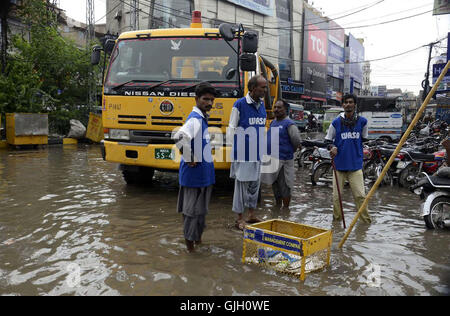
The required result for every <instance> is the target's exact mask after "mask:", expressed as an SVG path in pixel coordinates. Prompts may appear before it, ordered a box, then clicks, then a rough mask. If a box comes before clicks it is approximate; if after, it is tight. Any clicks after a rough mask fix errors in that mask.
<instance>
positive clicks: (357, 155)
mask: <svg viewBox="0 0 450 316" xmlns="http://www.w3.org/2000/svg"><path fill="white" fill-rule="evenodd" d="M356 104H357V99H356V96H355V95H353V94H346V95H345V96H344V98H343V103H342V106H343V108H344V113H342V114H341V115H339V116H338V117H337V118H335V119H334V120H333V122H332V123H331V125H330V128H329V129H328V133H327V136H326V137H325V141H326V142H329V143H330V145H329V149H330V155H331V158H332V159H334V164H335V166H336V168H335V170H334V172H335V175H334V177H333V219H334V220H342V219H343V218H342V213H343V210H342V207H341V205H340V203H339V199H340V197H339V195H340V194H339V188H340V189H341V193H342V189H343V188H344V184H345V181H346V180H347V181H348V182H349V183H350V188H351V190H352V193H353V199H354V200H355V204H356V207H357V209H358V210H359V208H360V207H361V205H362V204H363V202H364V199H365V189H364V177H363V172H362V167H363V140H366V139H367V138H368V126H367V119H365V118H364V117H362V116H358V115H357V114H356ZM336 180H337V181H336ZM361 219H362V220H363V221H364V222H365V223H368V224H370V223H371V222H372V219H371V218H370V215H369V211H368V210H367V207H366V208H365V210H364V211H363V212H362V214H361Z"/></svg>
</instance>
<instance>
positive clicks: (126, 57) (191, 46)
mask: <svg viewBox="0 0 450 316" xmlns="http://www.w3.org/2000/svg"><path fill="white" fill-rule="evenodd" d="M257 46H258V38H257V35H256V34H255V33H252V32H246V31H245V30H244V28H243V27H242V25H230V24H222V25H220V27H219V28H203V26H202V23H201V13H200V12H198V11H194V13H193V20H192V24H191V26H190V27H189V28H171V29H152V30H139V31H132V32H126V33H123V34H121V35H120V36H119V37H118V38H117V39H115V40H108V41H106V43H104V45H103V48H102V47H100V46H97V47H94V50H93V53H92V57H91V62H92V63H93V64H98V63H99V60H100V50H102V49H103V50H104V51H105V53H107V54H110V61H109V65H108V68H107V70H106V74H105V78H104V84H103V97H102V123H103V127H104V141H103V148H102V149H103V157H104V159H105V160H106V161H110V162H114V163H119V164H120V169H121V170H122V173H123V176H124V179H125V181H126V182H127V183H128V184H145V183H149V182H151V180H152V177H153V174H154V171H155V170H159V171H174V172H178V168H179V160H178V159H176V158H177V157H179V152H178V150H177V149H176V147H175V146H174V142H173V140H172V139H171V136H172V133H173V131H174V130H175V129H176V128H179V127H181V126H182V125H183V123H184V122H185V120H186V118H187V117H188V115H189V114H190V112H191V111H192V108H193V106H194V105H195V87H196V85H198V84H199V83H200V82H203V81H208V82H210V83H211V84H212V85H213V86H214V87H215V88H216V89H217V90H218V91H219V93H220V95H219V96H218V97H217V98H216V100H215V104H214V106H213V108H212V110H211V112H210V118H209V126H210V128H209V132H210V134H211V137H212V146H213V155H214V165H215V168H216V170H228V169H229V168H230V157H229V156H230V144H229V143H228V140H226V139H225V135H226V128H227V127H228V121H229V117H230V114H231V109H232V107H233V104H234V102H235V101H236V100H237V99H238V98H241V97H244V96H245V95H246V94H247V82H248V80H249V79H250V78H251V77H252V76H253V75H255V74H262V75H264V76H265V77H266V78H267V80H268V81H269V89H268V90H269V91H268V93H267V96H266V98H265V106H266V109H267V112H268V115H269V118H270V115H271V109H272V106H273V103H274V101H275V99H277V98H279V97H280V94H281V89H280V81H279V75H278V71H277V69H276V67H274V66H273V65H272V64H271V63H270V62H268V61H267V60H266V59H265V58H263V57H261V56H259V54H258V51H257Z"/></svg>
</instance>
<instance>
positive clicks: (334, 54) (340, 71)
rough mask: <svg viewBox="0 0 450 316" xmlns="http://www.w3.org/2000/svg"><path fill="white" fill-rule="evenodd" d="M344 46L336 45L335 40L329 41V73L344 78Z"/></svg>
mask: <svg viewBox="0 0 450 316" xmlns="http://www.w3.org/2000/svg"><path fill="white" fill-rule="evenodd" d="M344 54H345V50H344V47H340V46H338V45H336V44H335V43H334V42H332V41H329V42H328V75H330V76H332V77H335V78H339V79H344V61H345V56H344Z"/></svg>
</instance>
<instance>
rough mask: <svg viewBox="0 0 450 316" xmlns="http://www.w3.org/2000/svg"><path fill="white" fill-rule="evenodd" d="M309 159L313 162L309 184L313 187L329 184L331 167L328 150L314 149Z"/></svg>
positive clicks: (331, 174) (331, 173)
mask: <svg viewBox="0 0 450 316" xmlns="http://www.w3.org/2000/svg"><path fill="white" fill-rule="evenodd" d="M310 159H311V160H313V166H312V168H311V173H310V177H311V183H312V184H313V185H317V184H318V183H320V182H324V183H331V182H332V181H333V166H332V164H331V156H330V152H329V151H328V149H326V148H315V149H314V152H313V154H312V156H311V158H310Z"/></svg>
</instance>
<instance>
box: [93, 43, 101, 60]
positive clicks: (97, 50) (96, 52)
mask: <svg viewBox="0 0 450 316" xmlns="http://www.w3.org/2000/svg"><path fill="white" fill-rule="evenodd" d="M101 50H102V48H101V47H100V46H98V45H96V46H94V48H93V49H92V54H91V65H98V63H99V62H100V51H101Z"/></svg>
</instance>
